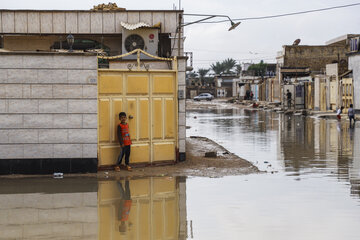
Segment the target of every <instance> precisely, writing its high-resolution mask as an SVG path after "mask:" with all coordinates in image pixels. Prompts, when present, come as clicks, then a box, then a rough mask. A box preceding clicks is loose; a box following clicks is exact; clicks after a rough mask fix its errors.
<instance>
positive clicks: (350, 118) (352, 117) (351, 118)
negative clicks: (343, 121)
mask: <svg viewBox="0 0 360 240" xmlns="http://www.w3.org/2000/svg"><path fill="white" fill-rule="evenodd" d="M349 120H350V127H351V120H353V121H354V124H355V116H354V115H350V116H349Z"/></svg>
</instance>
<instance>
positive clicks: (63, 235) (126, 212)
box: [0, 177, 187, 240]
mask: <svg viewBox="0 0 360 240" xmlns="http://www.w3.org/2000/svg"><path fill="white" fill-rule="evenodd" d="M185 189H186V188H185V178H181V177H177V178H139V179H116V180H115V179H113V180H108V179H107V180H101V181H98V180H97V179H91V178H90V179H87V178H85V179H84V178H81V179H74V178H68V179H66V178H64V179H16V180H1V184H0V232H1V234H0V239H101V240H111V239H185V238H186V231H187V229H186V193H185Z"/></svg>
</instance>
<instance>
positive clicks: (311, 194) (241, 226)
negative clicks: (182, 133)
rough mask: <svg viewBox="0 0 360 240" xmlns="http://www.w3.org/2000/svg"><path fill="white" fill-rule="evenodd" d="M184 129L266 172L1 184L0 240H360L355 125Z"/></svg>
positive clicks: (222, 113) (247, 117) (199, 120)
mask: <svg viewBox="0 0 360 240" xmlns="http://www.w3.org/2000/svg"><path fill="white" fill-rule="evenodd" d="M195 117H196V118H195ZM187 125H188V126H191V128H190V129H187V136H192V135H196V136H205V137H208V138H210V139H212V140H214V141H215V142H217V143H219V144H221V145H223V146H224V147H225V148H227V149H228V150H229V151H231V152H233V153H235V154H237V155H239V156H240V157H243V158H245V159H247V160H249V161H251V162H252V163H253V164H254V165H256V166H257V167H258V168H259V169H260V170H262V171H264V173H262V174H251V175H244V176H230V177H224V178H200V177H191V178H185V177H176V178H175V177H151V178H131V179H126V178H118V179H101V180H97V179H94V178H66V177H65V178H63V179H52V178H47V177H45V178H33V179H32V178H30V179H29V178H26V179H1V181H0V239H101V240H112V239H139V240H143V239H247V240H248V239H261V240H262V239H274V240H275V239H276V240H279V239H284V240H285V239H286V240H288V239H295V240H297V239H299V240H300V239H301V240H303V239H316V240H318V239H324V240H325V239H326V240H328V239H330V240H331V239H358V238H359V234H360V229H359V226H360V152H359V151H360V145H359V143H360V125H359V123H357V125H356V126H355V128H351V129H350V128H349V125H348V122H347V121H346V120H344V121H342V122H340V123H339V122H337V121H336V120H320V119H315V118H310V117H303V116H292V115H284V114H276V113H273V112H266V111H250V110H245V109H240V110H239V109H236V110H207V111H204V110H202V111H190V112H188V113H187Z"/></svg>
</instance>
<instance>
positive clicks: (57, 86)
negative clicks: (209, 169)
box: [0, 8, 186, 174]
mask: <svg viewBox="0 0 360 240" xmlns="http://www.w3.org/2000/svg"><path fill="white" fill-rule="evenodd" d="M181 13H182V11H177V10H170V11H166V10H162V11H158V10H154V11H150V10H147V11H141V10H140V11H139V10H125V9H116V8H114V9H112V10H107V11H105V10H104V11H94V10H89V11H78V10H73V11H53V10H51V11H50V10H41V11H39V10H0V34H1V39H0V47H1V49H0V50H1V53H0V58H1V62H0V73H1V74H0V164H1V166H3V167H1V171H0V174H9V173H53V172H54V171H55V172H56V171H61V172H94V171H97V169H98V168H99V167H111V165H113V164H115V163H116V155H117V154H118V151H119V150H118V149H117V148H118V143H117V142H116V135H114V134H115V133H114V129H115V128H116V127H114V126H116V124H117V123H116V122H115V121H116V114H115V113H116V112H114V111H115V110H116V109H117V110H122V111H127V112H129V111H133V112H132V113H133V114H132V115H133V116H135V119H134V120H132V118H130V119H129V125H130V131H131V133H132V137H133V138H134V140H133V146H134V148H133V149H134V151H132V159H131V161H132V162H133V163H145V164H157V163H158V162H164V161H165V162H167V161H170V162H174V161H179V160H180V161H182V160H185V96H184V95H185V69H186V58H185V57H183V41H180V42H178V39H177V38H176V36H178V35H177V30H178V29H179V16H180V15H181ZM181 28H182V27H180V29H181ZM70 35H72V36H73V38H74V40H73V42H74V43H73V45H72V46H69V44H68V42H67V38H68V37H69V36H70ZM69 43H70V42H69ZM71 48H72V49H73V52H71V50H70V51H69V49H71ZM138 48H139V49H141V50H143V51H144V52H147V53H148V54H149V55H145V54H143V53H141V54H139V56H137V55H136V54H135V55H134V54H128V53H129V52H131V51H132V50H133V49H138ZM99 54H100V55H101V56H103V57H104V56H105V59H98V58H97V55H99ZM121 54H128V56H126V57H120V58H116V59H112V58H111V59H109V57H111V56H116V55H121ZM174 56H176V57H177V58H174ZM98 67H101V74H102V75H101V74H100V72H99V71H98ZM114 72H117V74H119V75H118V79H122V78H121V77H119V76H120V75H121V74H122V75H121V76H130V75H131V74H132V75H136V77H135V78H134V79H143V78H142V76H145V75H146V78H147V79H145V80H144V79H143V82H142V83H145V84H147V85H148V89H149V91H147V90H144V91H145V92H142V90H141V91H140V90H138V89H143V88H142V86H141V85H136V84H135V85H134V82H133V81H132V82H131V81H130V82H129V80H128V79H130V78H128V77H126V78H124V79H125V80H124V81H123V80H115V81H119V84H124V85H122V87H123V89H124V92H122V91H120V92H119V91H118V92H112V90H111V91H110V92H109V91H108V90H106V87H105V88H101V86H105V85H106V84H108V83H109V82H107V81H108V79H110V78H107V77H102V78H100V77H99V76H100V75H101V76H103V75H104V74H105V75H109V74H110V75H111V74H113V73H114ZM129 73H131V74H130V75H128V74H129ZM158 73H159V74H158ZM124 74H125V75H124ZM101 79H105V80H101ZM164 79H165V80H164ZM166 79H170V80H169V81H171V84H169V83H168V82H167V80H166ZM100 80H101V82H102V83H103V84H105V85H101V84H102V83H99V81H100ZM111 81H112V80H110V82H111ZM164 81H165V82H167V83H166V84H167V85H166V86H167V89H164V88H163V87H164V85H163V83H165V82H164ZM99 84H100V85H99ZM112 84H115V85H116V82H113V83H112ZM138 84H140V83H138ZM156 84H159V86H158V85H156ZM106 86H107V87H109V86H113V85H111V84H110V85H106ZM111 88H112V87H111ZM104 89H105V92H102V90H104ZM112 89H114V88H112ZM106 91H107V92H106ZM100 95H101V97H99V96H100ZM104 99H105V100H108V101H109V104H108V105H106V104H105V105H106V106H105V105H104V104H102V103H104ZM119 99H121V100H122V101H121V105H116V104H118V103H119V101H118V100H119ZM132 101H133V103H135V108H133V109H132V106H133V105H132V104H130V103H131V102H132ZM99 102H100V103H101V104H99ZM145 102H146V103H145ZM144 104H145V105H146V106H145V105H144ZM169 104H170V105H171V106H170V105H169ZM115 105H116V106H117V108H116V107H115ZM104 106H105V107H104ZM144 107H145V108H144ZM144 109H145V110H146V111H148V115H147V117H146V116H145V115H142V116H143V118H140V115H141V113H143V110H144ZM154 109H155V110H154ZM169 109H170V112H171V114H169V113H167V112H169V111H167V110H169ZM106 111H107V114H110V115H109V116H108V117H105V118H104V117H102V116H103V115H104V114H105V113H104V112H106ZM135 113H137V114H138V115H135ZM166 113H167V114H166ZM159 114H160V116H159ZM99 115H101V116H100V117H99ZM114 116H115V118H114ZM133 116H132V117H133ZM136 116H138V118H136ZM104 119H105V120H104ZM114 119H115V120H114ZM144 119H146V120H147V121H148V123H146V124H145V125H144V124H142V122H143V120H144ZM102 121H107V122H102ZM154 121H158V122H157V124H155V125H156V127H153V125H154ZM169 121H170V122H169ZM106 124H107V125H106ZM104 126H105V130H104ZM106 126H107V127H108V129H107V128H106ZM101 131H103V132H107V131H109V137H108V138H107V139H108V140H106V141H105V140H104V139H105V138H106V136H105V138H103V137H104V134H103V132H101ZM144 131H145V132H144ZM106 134H107V133H106ZM106 134H105V135H106ZM109 149H110V150H109ZM144 151H145V153H144ZM137 153H139V154H137ZM140 153H141V154H140ZM146 154H147V155H146ZM19 159H23V160H24V161H18V160H19ZM100 159H103V160H105V161H99V160H100Z"/></svg>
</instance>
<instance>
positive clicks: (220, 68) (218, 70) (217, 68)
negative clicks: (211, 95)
mask: <svg viewBox="0 0 360 240" xmlns="http://www.w3.org/2000/svg"><path fill="white" fill-rule="evenodd" d="M210 67H211V70H212V71H213V72H214V73H215V75H221V74H222V73H224V72H225V70H226V68H225V65H224V62H221V63H220V62H216V63H215V64H214V63H213V64H211V65H210Z"/></svg>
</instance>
